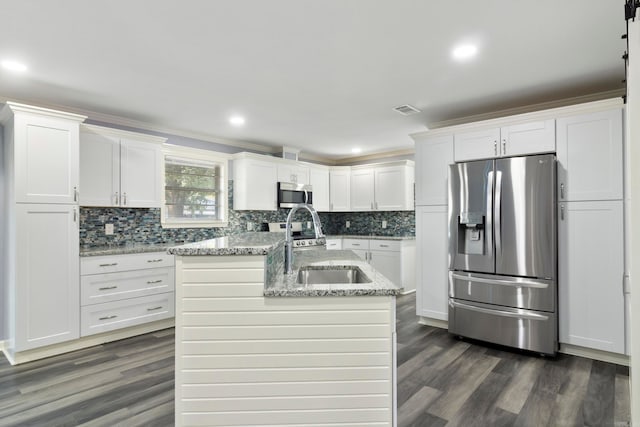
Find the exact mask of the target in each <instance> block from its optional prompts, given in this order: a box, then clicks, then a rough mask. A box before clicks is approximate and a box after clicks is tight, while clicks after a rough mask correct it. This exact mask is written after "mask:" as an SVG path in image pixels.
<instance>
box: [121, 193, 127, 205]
mask: <svg viewBox="0 0 640 427" xmlns="http://www.w3.org/2000/svg"><path fill="white" fill-rule="evenodd" d="M122 200H123V202H122V205H123V206H126V205H127V193H122Z"/></svg>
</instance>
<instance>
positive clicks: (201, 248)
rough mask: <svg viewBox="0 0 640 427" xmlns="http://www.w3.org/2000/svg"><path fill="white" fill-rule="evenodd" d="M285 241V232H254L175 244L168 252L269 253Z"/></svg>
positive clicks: (203, 253)
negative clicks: (180, 244)
mask: <svg viewBox="0 0 640 427" xmlns="http://www.w3.org/2000/svg"><path fill="white" fill-rule="evenodd" d="M283 242H284V234H283V233H269V232H254V233H244V234H238V235H234V236H226V237H218V238H217V239H210V240H203V241H201V242H195V243H188V244H186V245H182V246H174V247H172V248H169V249H168V250H167V252H168V253H170V254H173V255H182V256H191V255H195V256H198V255H267V254H268V253H269V251H271V250H273V249H275V248H276V247H278V246H281V245H282V243H283Z"/></svg>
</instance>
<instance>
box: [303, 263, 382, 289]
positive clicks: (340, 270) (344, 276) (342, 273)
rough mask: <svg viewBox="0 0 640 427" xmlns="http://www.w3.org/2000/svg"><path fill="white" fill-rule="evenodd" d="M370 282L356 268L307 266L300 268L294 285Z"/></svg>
mask: <svg viewBox="0 0 640 427" xmlns="http://www.w3.org/2000/svg"><path fill="white" fill-rule="evenodd" d="M370 282H371V279H369V277H368V276H367V275H366V274H364V272H363V271H362V270H361V269H360V267H356V266H339V267H335V268H331V267H326V266H307V267H302V268H300V270H299V271H298V277H297V278H296V283H299V284H302V285H316V284H332V283H370Z"/></svg>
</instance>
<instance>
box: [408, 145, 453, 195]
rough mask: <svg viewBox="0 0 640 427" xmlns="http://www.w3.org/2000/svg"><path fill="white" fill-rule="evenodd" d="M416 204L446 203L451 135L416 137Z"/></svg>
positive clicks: (450, 156)
mask: <svg viewBox="0 0 640 427" xmlns="http://www.w3.org/2000/svg"><path fill="white" fill-rule="evenodd" d="M415 142H416V171H415V173H416V206H425V205H446V204H447V179H448V174H449V165H450V164H451V163H453V135H442V136H433V137H429V136H426V137H424V136H423V137H416V138H415Z"/></svg>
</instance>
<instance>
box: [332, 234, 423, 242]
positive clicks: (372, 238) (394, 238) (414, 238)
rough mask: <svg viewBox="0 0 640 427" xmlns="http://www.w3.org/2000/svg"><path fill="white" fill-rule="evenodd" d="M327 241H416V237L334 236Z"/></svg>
mask: <svg viewBox="0 0 640 427" xmlns="http://www.w3.org/2000/svg"><path fill="white" fill-rule="evenodd" d="M327 239H367V240H398V241H402V240H416V236H370V235H366V234H355V235H354V234H333V235H330V236H327Z"/></svg>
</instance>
